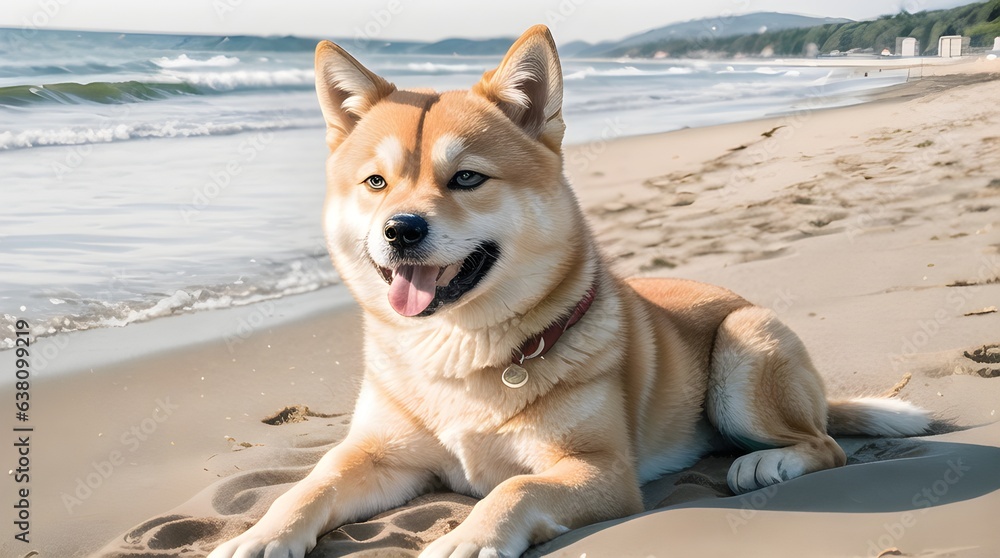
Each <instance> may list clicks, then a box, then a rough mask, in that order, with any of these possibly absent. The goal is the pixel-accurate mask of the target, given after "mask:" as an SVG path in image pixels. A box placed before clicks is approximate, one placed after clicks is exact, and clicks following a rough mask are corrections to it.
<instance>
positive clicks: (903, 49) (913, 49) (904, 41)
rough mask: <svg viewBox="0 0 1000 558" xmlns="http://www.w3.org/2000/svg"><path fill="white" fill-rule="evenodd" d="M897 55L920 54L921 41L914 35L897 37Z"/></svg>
mask: <svg viewBox="0 0 1000 558" xmlns="http://www.w3.org/2000/svg"><path fill="white" fill-rule="evenodd" d="M896 56H920V41H918V40H916V39H914V38H913V37H896Z"/></svg>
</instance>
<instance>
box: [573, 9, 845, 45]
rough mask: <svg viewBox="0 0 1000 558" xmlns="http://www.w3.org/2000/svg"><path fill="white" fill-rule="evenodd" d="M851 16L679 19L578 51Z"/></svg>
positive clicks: (773, 28) (715, 36) (761, 30)
mask: <svg viewBox="0 0 1000 558" xmlns="http://www.w3.org/2000/svg"><path fill="white" fill-rule="evenodd" d="M850 21H851V20H849V19H844V18H836V17H809V16H802V15H794V14H782V13H778V12H757V13H752V14H745V15H738V16H731V17H713V18H705V19H694V20H691V21H685V22H682V23H672V24H670V25H664V26H663V27H657V28H656V29H650V30H649V31H646V32H644V33H639V34H637V35H631V36H629V37H626V38H624V39H622V40H620V41H616V42H613V43H610V44H609V43H602V44H600V45H595V46H594V47H591V48H590V49H588V50H585V51H582V52H580V54H581V55H583V56H588V55H591V56H592V55H597V54H603V53H608V52H612V51H621V50H623V49H628V48H632V47H637V46H641V45H646V44H650V43H657V42H665V41H675V40H682V41H704V40H709V39H720V38H724V37H734V36H737V35H750V34H754V33H764V32H767V31H781V30H783V29H801V28H803V27H815V26H817V25H829V24H832V23H848V22H850Z"/></svg>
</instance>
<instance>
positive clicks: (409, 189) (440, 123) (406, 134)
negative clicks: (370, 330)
mask: <svg viewBox="0 0 1000 558" xmlns="http://www.w3.org/2000/svg"><path fill="white" fill-rule="evenodd" d="M316 89H317V93H318V96H319V101H320V106H321V107H322V110H323V115H324V117H325V119H326V124H327V143H328V144H329V147H330V156H329V159H328V162H327V184H328V186H327V201H326V207H325V217H324V219H325V225H326V234H327V245H328V247H329V250H330V253H331V255H332V257H333V260H334V263H335V265H336V266H337V269H338V270H339V271H340V274H341V275H342V277H343V278H344V280H345V282H346V283H347V285H348V287H349V288H350V289H351V290H352V292H353V294H354V295H355V297H356V298H357V299H358V301H359V303H360V304H361V305H362V306H363V307H364V308H365V309H366V310H368V311H369V312H372V313H375V314H376V315H381V316H384V317H385V318H386V319H393V320H396V319H401V318H400V316H402V317H404V318H424V317H427V316H431V315H435V316H441V315H453V314H454V313H455V312H456V311H457V310H458V309H460V308H461V309H463V310H462V311H463V312H467V311H469V310H471V314H475V315H478V316H480V317H481V318H483V317H485V316H493V320H499V319H503V316H510V315H513V314H518V313H523V312H524V311H525V310H526V309H527V308H530V307H531V306H530V305H533V304H535V303H537V302H538V301H539V300H540V299H541V298H543V297H544V296H545V294H546V293H547V292H549V291H551V289H553V288H554V286H555V284H558V282H559V280H560V278H561V276H562V273H561V272H560V270H562V272H565V270H566V268H567V266H569V265H570V263H569V262H570V261H571V260H572V259H573V258H575V257H577V256H578V254H579V253H580V252H581V249H582V248H583V246H582V245H583V244H584V243H585V242H587V240H586V239H587V238H589V237H588V236H587V234H586V231H585V230H582V227H585V225H583V223H582V219H580V217H579V210H578V209H577V204H576V200H575V198H574V197H573V195H572V193H571V192H570V191H569V189H568V187H567V185H566V184H565V181H564V179H563V175H562V155H561V143H562V137H563V131H564V129H565V125H564V123H563V120H562V73H561V69H560V66H559V58H558V55H557V53H556V49H555V44H554V42H553V40H552V36H551V35H550V34H549V31H548V29H546V28H545V27H544V26H536V27H533V28H532V29H529V30H528V31H527V32H526V33H525V34H524V35H523V36H522V37H521V38H520V39H518V40H517V42H515V43H514V45H513V46H512V47H511V49H510V51H509V52H508V53H507V55H506V56H505V57H504V59H503V61H502V62H501V63H500V65H499V66H498V67H497V68H496V69H494V70H491V71H488V72H486V73H485V74H484V75H483V77H482V79H481V80H480V81H479V83H477V84H476V85H475V86H474V87H473V88H472V89H470V90H463V91H448V92H444V93H436V92H433V91H403V90H398V89H397V88H396V87H395V86H394V85H392V84H391V83H389V82H387V81H386V80H385V79H383V78H381V77H379V76H377V75H375V74H374V73H372V72H371V71H370V70H368V69H367V68H365V67H364V66H362V65H361V64H360V63H358V61H357V60H355V59H354V58H352V57H351V56H350V55H349V54H347V53H346V52H345V51H344V50H343V49H341V48H340V47H338V46H337V45H335V44H333V43H330V42H326V41H324V42H322V43H320V44H319V46H318V47H317V50H316ZM476 321H479V322H482V321H483V319H479V320H476Z"/></svg>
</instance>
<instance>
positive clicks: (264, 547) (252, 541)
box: [208, 524, 315, 558]
mask: <svg viewBox="0 0 1000 558" xmlns="http://www.w3.org/2000/svg"><path fill="white" fill-rule="evenodd" d="M258 525H259V524H258ZM257 527H258V526H257V525H255V526H254V527H251V528H250V530H249V531H247V532H246V533H243V534H242V535H240V536H238V537H236V538H234V539H232V540H230V541H228V542H224V543H222V544H221V545H219V546H218V547H216V549H215V550H213V551H212V553H211V554H209V555H208V558H234V557H238V558H304V556H305V555H306V552H308V551H309V548H310V547H312V546H313V545H314V544H315V543H314V542H313V541H308V540H305V538H304V537H299V536H296V533H287V532H286V533H283V534H281V535H277V534H275V533H273V532H268V530H267V529H263V528H262V529H257Z"/></svg>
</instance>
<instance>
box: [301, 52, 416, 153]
mask: <svg viewBox="0 0 1000 558" xmlns="http://www.w3.org/2000/svg"><path fill="white" fill-rule="evenodd" d="M395 90H396V86H395V85H393V84H391V83H389V82H388V81H386V80H384V79H382V78H381V77H379V76H378V75H376V74H375V73H373V72H372V71H371V70H369V69H368V68H365V67H364V66H362V65H361V63H360V62H358V61H357V60H355V59H354V57H353V56H351V55H350V54H347V51H345V50H344V49H342V48H340V47H339V46H337V45H335V44H333V43H331V42H330V41H321V42H320V43H319V44H318V45H316V96H317V97H319V106H320V108H321V109H322V110H323V118H325V119H326V143H327V144H329V146H330V149H331V150H333V149H336V148H337V146H338V145H340V143H341V142H342V141H344V138H346V137H347V134H350V133H351V130H353V129H354V126H355V125H356V124H357V123H358V120H360V119H361V117H362V116H364V115H365V113H366V112H368V111H369V110H370V109H371V108H372V106H374V105H375V103H377V102H379V101H380V100H382V99H383V98H385V97H386V96H388V95H389V94H390V93H392V92H393V91H395Z"/></svg>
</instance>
